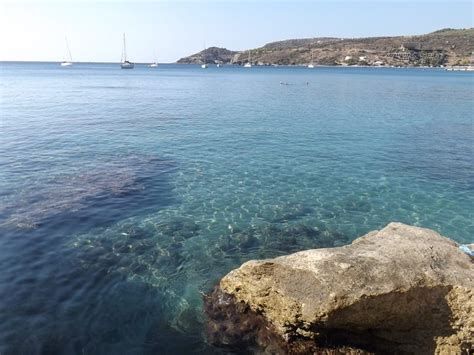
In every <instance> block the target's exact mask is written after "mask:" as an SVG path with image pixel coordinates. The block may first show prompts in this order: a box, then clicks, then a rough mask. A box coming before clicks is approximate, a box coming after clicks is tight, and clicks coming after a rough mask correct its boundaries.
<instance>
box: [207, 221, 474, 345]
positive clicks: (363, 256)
mask: <svg viewBox="0 0 474 355" xmlns="http://www.w3.org/2000/svg"><path fill="white" fill-rule="evenodd" d="M205 304H206V312H207V315H208V317H209V320H208V327H207V333H208V339H209V341H210V342H211V343H212V344H214V345H218V346H223V347H227V348H231V349H232V348H235V349H243V348H245V349H248V351H251V352H262V353H263V352H265V353H318V354H319V353H321V354H325V353H326V354H337V353H353V354H357V353H359V354H363V353H369V352H375V353H416V354H425V353H426V354H432V353H437V354H451V353H452V354H461V353H466V354H467V353H469V352H470V351H473V349H474V346H473V339H474V313H473V309H474V264H473V263H472V261H471V259H470V257H469V256H468V255H466V254H465V253H463V252H462V251H461V250H460V249H459V248H458V245H457V244H456V243H455V242H453V241H451V240H449V239H447V238H445V237H442V236H440V235H439V234H438V233H436V232H434V231H431V230H429V229H423V228H418V227H411V226H407V225H404V224H400V223H391V224H389V225H388V226H387V227H385V228H384V229H382V230H381V231H374V232H370V233H368V234H367V235H365V236H363V237H360V238H358V239H356V240H355V241H354V242H353V243H352V244H350V245H347V246H343V247H338V248H332V249H314V250H307V251H302V252H298V253H295V254H291V255H288V256H283V257H278V258H275V259H267V260H262V261H249V262H247V263H245V264H243V265H242V266H241V267H240V268H238V269H236V270H234V271H232V272H230V273H229V274H228V275H227V276H225V277H224V278H223V279H222V280H221V281H220V283H219V285H218V286H217V287H216V288H215V290H214V292H213V293H212V294H211V295H209V296H206V297H205Z"/></svg>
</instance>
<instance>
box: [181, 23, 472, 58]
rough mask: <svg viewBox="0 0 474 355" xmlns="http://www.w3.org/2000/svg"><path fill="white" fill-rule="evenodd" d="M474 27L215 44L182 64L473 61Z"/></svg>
mask: <svg viewBox="0 0 474 355" xmlns="http://www.w3.org/2000/svg"><path fill="white" fill-rule="evenodd" d="M473 52H474V28H469V29H450V28H448V29H442V30H439V31H435V32H432V33H428V34H425V35H419V36H397V37H369V38H331V37H321V38H303V39H289V40H284V41H278V42H271V43H268V44H266V45H264V46H263V47H260V48H255V49H249V50H245V51H232V50H229V49H226V48H218V47H210V48H207V49H205V50H203V51H201V52H199V53H195V54H193V55H190V56H188V57H184V58H181V59H179V60H178V61H177V63H181V64H204V63H206V64H213V63H214V64H237V65H243V64H245V63H247V62H248V60H249V59H248V58H249V53H250V62H251V63H252V64H254V65H307V64H309V63H313V64H315V65H343V66H354V65H367V66H386V65H387V66H434V67H438V66H467V65H470V64H472V63H471V59H472V58H471V57H472V55H473Z"/></svg>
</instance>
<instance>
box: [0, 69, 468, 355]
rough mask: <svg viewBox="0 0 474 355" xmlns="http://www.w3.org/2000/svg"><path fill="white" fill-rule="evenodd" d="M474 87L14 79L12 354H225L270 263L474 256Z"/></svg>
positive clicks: (386, 78) (159, 72)
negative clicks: (439, 247) (424, 239)
mask: <svg viewBox="0 0 474 355" xmlns="http://www.w3.org/2000/svg"><path fill="white" fill-rule="evenodd" d="M473 84H474V75H473V74H472V73H469V72H448V71H444V70H440V69H420V68H341V67H316V68H314V69H308V68H305V67H285V66H280V67H252V68H243V67H239V66H221V67H220V68H217V67H216V66H212V65H211V66H210V67H209V68H208V69H205V70H204V69H201V67H200V66H197V65H196V66H195V65H172V64H168V65H167V64H163V65H159V67H158V68H148V67H147V66H146V65H140V64H136V66H135V69H133V70H121V69H120V66H119V64H117V63H115V64H94V63H75V64H74V65H73V66H71V67H60V65H59V64H58V63H26V62H22V63H20V62H2V63H0V90H1V91H0V100H1V101H0V270H1V271H0V353H1V354H2V355H7V354H81V355H83V354H168V353H169V354H195V353H196V354H197V353H199V354H212V353H221V352H222V351H223V350H221V349H218V348H216V347H214V346H212V345H211V344H208V343H207V342H206V338H205V335H204V333H205V328H206V316H205V312H204V311H203V295H204V294H206V293H209V292H210V291H211V290H212V289H213V287H214V286H215V285H216V284H217V283H218V282H219V280H220V278H222V277H223V276H224V275H226V273H228V272H229V271H231V270H232V269H234V268H237V267H239V266H240V265H241V264H242V263H244V262H246V261H248V260H251V259H263V258H272V257H276V256H280V255H285V254H288V253H292V252H296V251H299V250H304V249H311V248H328V247H338V246H342V245H346V244H349V243H351V241H352V240H354V239H355V238H357V237H359V236H362V235H364V234H365V233H368V232H369V231H372V230H376V229H381V228H383V227H384V226H386V225H387V224H388V223H390V222H392V221H397V222H403V223H407V224H411V225H415V226H421V227H426V228H430V229H433V230H435V231H437V232H439V233H440V234H442V235H444V236H446V237H449V238H452V239H453V240H455V241H457V242H458V243H472V242H474V194H473V192H474V151H473V150H474V130H473V117H474V106H473V105H474V85H473Z"/></svg>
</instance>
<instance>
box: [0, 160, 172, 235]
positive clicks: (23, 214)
mask: <svg viewBox="0 0 474 355" xmlns="http://www.w3.org/2000/svg"><path fill="white" fill-rule="evenodd" d="M175 166H176V164H175V163H174V162H172V161H170V160H166V159H161V158H158V157H154V156H146V155H145V156H142V155H130V156H127V157H120V158H114V159H110V160H106V161H102V162H96V163H94V165H93V167H90V166H89V167H86V166H84V167H82V166H79V167H78V169H77V171H75V172H74V173H65V174H61V175H57V176H50V177H49V178H48V179H47V180H44V181H41V182H40V183H39V184H37V185H36V184H33V183H32V184H30V185H28V186H26V187H25V188H24V189H23V190H21V191H20V192H15V193H11V195H12V196H10V198H8V199H6V200H4V201H3V207H2V211H1V216H2V219H3V221H0V226H3V227H10V228H11V227H14V228H21V229H31V228H36V227H38V226H41V225H42V224H45V223H50V222H51V219H52V218H54V217H55V216H60V215H61V216H67V217H70V216H75V215H76V216H77V218H79V219H84V220H85V219H90V218H91V217H94V215H95V214H96V213H95V212H97V211H94V208H106V207H107V206H108V204H109V203H110V204H112V205H113V206H116V205H119V204H120V201H121V200H122V199H123V200H124V201H125V200H126V199H127V198H129V197H130V196H133V195H138V194H140V193H141V192H142V191H144V190H145V189H147V187H148V186H149V185H150V184H151V183H156V181H150V179H151V178H152V177H154V178H156V179H157V180H159V181H158V183H160V181H161V182H163V181H166V177H165V176H164V174H166V173H169V172H171V171H173V170H174V168H175ZM168 189H169V190H170V189H171V187H169V188H168ZM163 200H165V199H163ZM127 202H128V200H127ZM116 210H118V208H117V209H116ZM116 217H118V216H116Z"/></svg>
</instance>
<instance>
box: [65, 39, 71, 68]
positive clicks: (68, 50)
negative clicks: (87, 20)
mask: <svg viewBox="0 0 474 355" xmlns="http://www.w3.org/2000/svg"><path fill="white" fill-rule="evenodd" d="M65 39H66V48H67V53H68V55H69V61H70V62H72V55H71V50H70V49H69V43H68V41H67V37H65Z"/></svg>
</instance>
